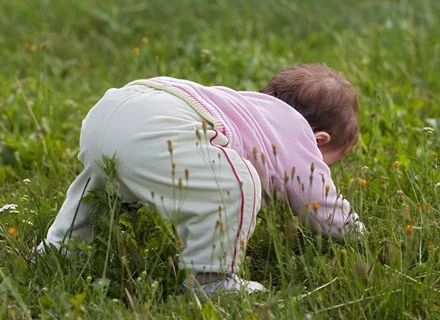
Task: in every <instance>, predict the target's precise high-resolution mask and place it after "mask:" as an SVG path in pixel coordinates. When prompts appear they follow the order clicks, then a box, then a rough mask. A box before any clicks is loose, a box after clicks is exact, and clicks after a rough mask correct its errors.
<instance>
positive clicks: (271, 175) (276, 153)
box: [128, 77, 364, 237]
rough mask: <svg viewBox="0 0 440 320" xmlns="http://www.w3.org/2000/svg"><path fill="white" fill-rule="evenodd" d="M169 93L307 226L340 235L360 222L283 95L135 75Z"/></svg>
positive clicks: (305, 124) (305, 125)
mask: <svg viewBox="0 0 440 320" xmlns="http://www.w3.org/2000/svg"><path fill="white" fill-rule="evenodd" d="M139 84H142V85H146V86H148V87H152V88H156V89H160V90H164V91H167V92H169V93H171V94H174V95H176V96H178V97H180V98H181V99H183V100H184V101H186V102H187V103H188V104H189V105H190V106H191V107H193V108H194V109H195V110H196V111H197V112H198V113H199V114H200V115H201V117H202V118H204V119H205V120H206V121H208V122H209V123H211V124H212V125H213V126H214V129H216V130H219V131H220V132H222V133H223V134H224V135H225V136H226V137H227V138H228V140H229V144H228V145H227V147H229V148H233V149H234V150H236V151H237V152H238V153H239V154H240V156H242V157H243V158H245V159H247V160H249V161H250V162H251V163H252V164H253V165H254V166H255V168H256V170H257V172H258V173H259V175H260V178H261V181H262V184H263V188H264V190H265V191H266V193H267V194H269V195H274V194H276V195H277V197H281V198H284V199H286V201H287V202H288V203H289V205H290V207H291V208H292V210H293V212H294V213H295V214H296V215H297V216H298V217H299V218H300V219H301V220H302V221H303V223H308V224H309V226H310V227H311V229H312V230H314V231H315V232H320V233H322V234H324V235H331V236H333V237H339V236H340V235H341V234H343V233H345V232H347V231H349V230H351V229H352V228H353V227H354V228H353V229H355V230H358V231H361V232H362V230H363V228H364V227H363V224H362V222H360V221H359V217H358V215H357V214H356V213H354V212H352V210H351V208H350V204H349V202H348V201H347V200H346V199H344V197H343V196H342V195H341V194H340V193H339V192H338V190H337V189H336V187H335V185H334V183H333V181H332V178H331V172H330V169H329V167H328V166H327V165H326V164H325V163H324V161H323V158H322V155H321V152H320V151H319V149H318V146H317V144H316V140H315V136H314V134H313V131H312V128H311V127H310V125H309V124H308V122H307V121H306V119H305V118H304V117H303V116H302V115H301V114H300V113H299V112H297V111H296V110H295V109H293V108H292V107H291V106H289V105H288V104H286V103H284V102H283V101H281V100H279V99H277V98H275V97H272V96H269V95H266V94H262V93H258V92H247V91H235V90H232V89H230V88H227V87H221V86H214V87H207V86H203V85H200V84H198V83H195V82H192V81H188V80H182V79H175V78H170V77H156V78H151V79H144V80H136V81H133V82H131V83H129V84H128V85H139Z"/></svg>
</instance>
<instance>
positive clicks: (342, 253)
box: [340, 248, 347, 256]
mask: <svg viewBox="0 0 440 320" xmlns="http://www.w3.org/2000/svg"><path fill="white" fill-rule="evenodd" d="M340 252H341V255H343V256H345V255H346V254H347V249H345V248H342V249H341V251H340Z"/></svg>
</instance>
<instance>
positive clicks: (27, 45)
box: [26, 42, 37, 53]
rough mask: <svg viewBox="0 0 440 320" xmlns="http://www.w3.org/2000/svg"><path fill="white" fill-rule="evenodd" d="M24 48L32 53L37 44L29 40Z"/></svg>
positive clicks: (35, 49)
mask: <svg viewBox="0 0 440 320" xmlns="http://www.w3.org/2000/svg"><path fill="white" fill-rule="evenodd" d="M26 49H27V51H29V52H31V53H34V52H35V51H37V45H36V44H35V43H32V42H30V43H28V44H26Z"/></svg>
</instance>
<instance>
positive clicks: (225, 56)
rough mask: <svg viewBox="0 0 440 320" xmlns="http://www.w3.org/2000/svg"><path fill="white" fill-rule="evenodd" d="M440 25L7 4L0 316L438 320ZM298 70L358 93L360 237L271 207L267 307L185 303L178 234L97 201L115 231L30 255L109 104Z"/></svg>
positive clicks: (351, 164)
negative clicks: (167, 89)
mask: <svg viewBox="0 0 440 320" xmlns="http://www.w3.org/2000/svg"><path fill="white" fill-rule="evenodd" d="M439 15H440V4H439V3H438V2H437V1H435V0H421V1H415V0H413V1H410V0H406V1H405V0H400V1H397V0H383V1H374V0H366V1H358V0H349V1H345V2H340V1H336V0H331V1H326V2H322V1H318V0H311V1H303V2H293V1H285V0H275V1H260V0H258V1H244V0H238V1H232V0H218V1H207V0H199V1H190V0H182V1H175V2H173V3H171V4H170V3H164V2H163V1H156V0H151V1H148V2H137V1H131V0H124V1H107V2H100V1H97V0H89V1H84V0H77V1H73V0H65V1H50V0H38V1H23V0H17V1H2V2H0V61H1V69H2V72H1V73H0V97H1V98H0V110H1V112H0V128H1V130H0V160H1V167H0V208H2V209H0V316H1V317H2V318H5V319H33V318H37V319H38V318H41V319H52V318H62V319H79V318H81V319H101V318H112V319H114V318H124V319H146V318H158V319H161V318H167V319H168V318H171V319H187V318H192V319H242V318H244V319H273V318H277V319H278V318H279V319H438V318H440V294H439V292H440V284H439V279H440V247H439V246H440V232H439V230H438V229H439V225H438V223H439V215H440V200H439V199H440V197H439V193H440V173H439V165H440V164H439V159H438V152H439V145H440V119H439V110H440V95H439V92H440V78H439V74H440V61H439V59H440V42H439V39H438V30H439V27H440V25H439V23H438V19H437V17H438V16H439ZM303 62H306V63H307V62H325V63H326V64H328V65H329V66H331V67H333V68H335V69H337V70H340V71H342V72H343V73H344V74H346V75H347V76H348V78H349V79H350V80H351V81H352V82H353V84H354V85H355V87H356V88H357V89H358V92H359V97H360V102H361V108H360V117H361V123H362V127H361V138H360V141H359V146H358V148H357V149H356V150H354V151H353V152H351V153H350V154H349V155H348V157H347V158H345V159H344V160H343V161H342V162H341V163H339V164H337V165H336V166H335V167H334V168H333V176H334V180H335V182H336V184H337V185H338V186H339V187H340V188H341V189H343V190H344V194H345V196H346V197H347V198H348V199H349V200H350V202H351V203H352V204H353V206H354V208H355V209H356V211H357V212H359V213H360V215H361V217H362V219H363V221H364V222H365V224H366V227H367V229H368V232H367V234H366V236H365V237H364V238H363V239H360V240H359V241H355V240H354V239H350V238H347V239H342V240H341V241H338V242H335V241H329V240H327V239H322V238H321V237H319V236H314V235H312V234H310V233H308V232H307V231H306V230H304V229H303V228H302V227H301V226H299V225H298V224H297V221H296V219H295V217H294V216H292V214H291V213H290V211H289V210H288V208H285V207H283V206H282V205H279V204H273V205H271V206H269V207H268V208H266V209H264V210H263V211H262V212H261V213H260V218H259V222H258V223H259V226H258V228H257V230H256V233H255V236H254V237H253V238H252V241H251V243H250V246H249V250H248V258H247V260H246V262H245V264H244V269H245V270H244V273H245V276H246V277H247V278H252V279H254V280H257V281H260V282H262V283H264V284H265V285H266V286H268V287H270V289H271V290H270V293H268V294H261V295H246V294H241V295H240V296H239V298H238V299H237V297H229V296H222V297H217V298H215V299H213V300H212V301H203V302H200V301H199V300H198V299H196V298H195V297H193V296H191V295H184V294H182V293H181V292H180V291H179V284H180V282H181V280H182V277H183V274H182V272H181V271H178V270H176V269H175V267H174V265H175V259H176V256H175V255H176V253H178V248H177V246H176V243H175V239H174V238H173V235H172V232H170V231H169V226H168V225H167V224H166V223H164V222H163V221H161V220H160V219H159V217H158V215H157V213H156V212H155V210H154V209H153V208H130V207H124V206H122V205H121V204H120V203H119V202H118V199H117V198H116V197H113V198H111V201H110V202H109V201H107V202H105V204H107V205H113V206H109V210H108V211H109V212H114V213H115V214H116V216H115V219H116V221H117V222H118V223H117V225H118V226H122V227H118V228H111V229H110V228H109V227H107V228H105V227H104V228H102V230H103V231H102V233H101V234H100V235H99V236H98V237H97V239H95V241H94V242H93V243H91V244H83V243H73V244H71V245H72V246H73V248H78V247H79V248H80V249H81V251H82V252H83V254H82V255H74V256H72V257H71V258H70V259H66V258H65V257H64V256H63V254H62V253H60V252H58V251H57V250H50V254H48V255H47V256H43V257H41V256H39V257H36V256H35V255H34V254H33V253H32V248H33V247H34V246H35V245H36V244H37V243H39V241H40V240H41V239H42V238H43V237H44V235H45V232H46V230H47V228H48V226H49V225H50V223H51V221H52V219H53V218H54V216H55V215H56V212H57V210H58V209H59V208H60V206H61V204H62V202H63V199H64V194H65V192H66V190H67V188H68V186H69V184H70V182H71V181H72V180H73V178H74V177H75V175H76V174H77V173H78V172H79V170H80V169H81V164H80V163H79V161H77V159H76V155H77V152H78V140H79V131H80V125H81V120H82V119H83V118H84V116H85V115H86V113H87V111H88V110H89V108H90V107H91V106H93V104H94V103H95V102H96V101H97V100H98V99H99V98H100V97H101V96H102V94H103V93H104V92H105V90H107V89H108V88H110V87H119V86H122V85H124V84H125V83H127V82H129V81H131V80H133V79H136V78H146V77H150V76H154V75H159V74H161V75H169V76H175V77H182V78H188V79H192V80H194V81H199V82H201V83H204V84H207V85H212V84H221V85H226V86H229V87H232V88H236V89H241V90H258V89H259V88H260V87H261V86H262V85H263V84H264V83H265V81H267V80H268V79H269V78H270V77H271V76H272V75H273V74H274V73H276V72H278V71H279V70H280V69H282V68H283V67H285V66H287V65H291V64H295V63H303ZM110 186H111V185H110ZM108 192H109V194H110V195H111V189H110V190H108ZM96 199H98V200H99V199H100V198H99V197H98V196H97V198H96ZM7 204H13V205H15V206H6V205H7ZM112 208H113V209H112ZM110 209H112V210H113V211H111V210H110ZM104 222H105V219H104ZM109 231H111V232H110V233H109ZM109 234H111V235H112V237H111V239H110V243H111V245H110V246H108V245H107V244H108V241H109ZM146 235H148V236H146ZM35 258H36V261H35V263H32V260H33V259H35ZM103 267H104V268H103Z"/></svg>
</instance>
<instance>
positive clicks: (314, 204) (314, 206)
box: [312, 201, 319, 213]
mask: <svg viewBox="0 0 440 320" xmlns="http://www.w3.org/2000/svg"><path fill="white" fill-rule="evenodd" d="M318 208H319V203H318V201H312V209H313V211H315V213H316V212H318Z"/></svg>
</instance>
